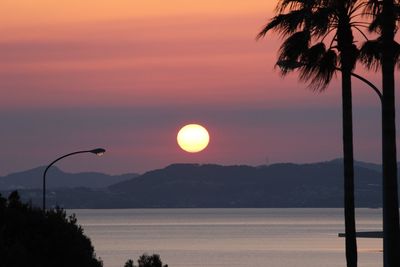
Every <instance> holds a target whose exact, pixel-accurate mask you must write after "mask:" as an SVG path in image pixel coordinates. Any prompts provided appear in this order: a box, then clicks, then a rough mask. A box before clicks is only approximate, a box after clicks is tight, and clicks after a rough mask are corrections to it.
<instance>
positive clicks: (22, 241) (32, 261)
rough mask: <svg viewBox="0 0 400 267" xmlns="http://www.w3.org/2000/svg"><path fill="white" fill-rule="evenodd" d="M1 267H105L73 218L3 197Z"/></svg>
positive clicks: (60, 211) (14, 195)
mask: <svg viewBox="0 0 400 267" xmlns="http://www.w3.org/2000/svg"><path fill="white" fill-rule="evenodd" d="M0 259H1V260H0V267H3V266H4V267H22V266H24V267H25V266H29V267H55V266H57V267H64V266H65V267H72V266H77V267H78V266H79V267H102V266H103V264H102V262H101V261H100V260H98V259H97V258H96V256H95V253H94V249H93V246H92V244H91V242H90V239H89V238H88V237H86V236H85V235H84V234H83V229H82V227H80V226H79V225H77V220H76V217H75V216H74V215H71V216H67V215H66V213H65V210H63V209H61V208H56V209H52V210H48V211H46V212H43V210H41V209H39V208H34V207H32V205H31V204H25V203H22V202H21V201H20V197H19V194H18V192H16V191H14V192H12V193H11V194H10V195H9V197H8V199H6V198H4V197H2V196H1V195H0Z"/></svg>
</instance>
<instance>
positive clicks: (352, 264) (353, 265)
mask: <svg viewBox="0 0 400 267" xmlns="http://www.w3.org/2000/svg"><path fill="white" fill-rule="evenodd" d="M342 116H343V119H342V122H343V167H344V220H345V233H346V240H345V242H346V261H347V267H357V241H356V223H355V209H354V207H355V205H354V163H353V162H354V159H353V118H352V103H351V74H350V73H349V72H348V71H342Z"/></svg>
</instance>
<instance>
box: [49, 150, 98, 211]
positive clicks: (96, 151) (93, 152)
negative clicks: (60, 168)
mask: <svg viewBox="0 0 400 267" xmlns="http://www.w3.org/2000/svg"><path fill="white" fill-rule="evenodd" d="M105 152H106V150H105V149H104V148H95V149H92V150H82V151H76V152H72V153H69V154H66V155H64V156H61V157H59V158H58V159H56V160H54V161H53V162H52V163H50V164H49V165H48V166H47V167H46V169H45V170H44V173H43V211H45V210H46V173H47V171H48V170H49V168H50V167H51V166H53V164H54V163H56V162H57V161H59V160H60V159H63V158H66V157H69V156H72V155H75V154H81V153H92V154H96V155H98V156H101V155H103V154H104V153H105Z"/></svg>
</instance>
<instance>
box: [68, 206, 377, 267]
mask: <svg viewBox="0 0 400 267" xmlns="http://www.w3.org/2000/svg"><path fill="white" fill-rule="evenodd" d="M69 212H71V213H75V214H76V215H77V218H78V222H79V223H80V224H81V225H82V226H83V228H84V231H85V234H87V235H88V236H89V237H90V238H91V240H92V242H93V245H94V247H95V249H96V254H97V256H99V257H101V259H102V260H103V262H104V266H105V267H123V265H124V263H125V262H126V260H127V259H129V258H132V259H134V260H135V261H136V259H137V258H138V256H139V255H141V254H143V253H145V252H147V253H149V254H151V253H157V254H160V256H161V259H162V260H163V262H164V263H167V264H168V265H169V267H189V266H207V267H217V266H218V267H219V266H230V267H232V266H240V267H255V266H271V267H291V266H296V267H339V266H341V267H344V266H345V258H344V239H343V238H338V237H337V233H338V232H343V231H344V225H343V211H342V210H341V209H123V210H115V209H114V210H70V211H69ZM381 212H382V211H381V210H379V209H358V210H357V214H356V216H357V227H358V229H357V230H358V231H369V230H370V231H373V230H380V229H381V228H382V224H381ZM358 248H359V267H364V266H365V267H369V266H371V267H372V266H374V267H376V266H381V265H382V253H381V252H380V250H381V249H382V240H381V239H364V238H361V239H358Z"/></svg>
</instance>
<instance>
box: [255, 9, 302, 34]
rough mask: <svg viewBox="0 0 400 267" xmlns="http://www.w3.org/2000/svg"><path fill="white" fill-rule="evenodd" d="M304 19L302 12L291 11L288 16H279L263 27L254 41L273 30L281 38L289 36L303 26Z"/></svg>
mask: <svg viewBox="0 0 400 267" xmlns="http://www.w3.org/2000/svg"><path fill="white" fill-rule="evenodd" d="M305 17H306V15H305V14H304V12H303V11H291V12H290V13H288V14H279V15H277V16H275V17H273V18H272V19H271V20H270V21H269V22H268V23H267V25H265V26H264V28H263V29H262V30H261V31H260V32H259V33H258V35H257V37H256V39H260V38H262V37H264V36H265V35H266V34H267V32H269V31H270V30H274V31H276V32H278V33H280V34H282V35H283V36H285V35H288V34H291V33H293V32H295V31H297V30H298V29H299V28H300V27H301V26H302V25H303V23H304V20H305Z"/></svg>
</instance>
